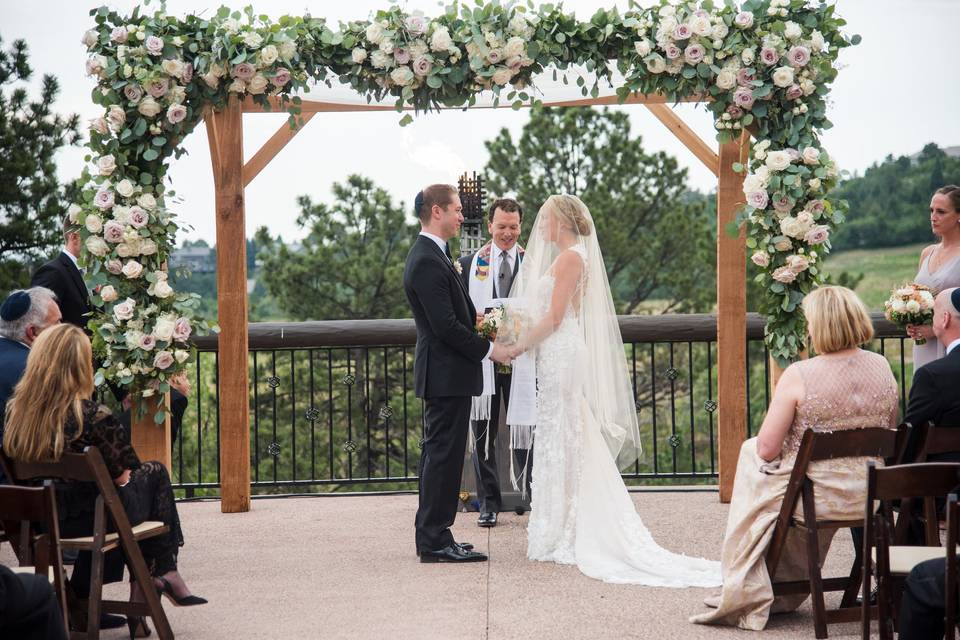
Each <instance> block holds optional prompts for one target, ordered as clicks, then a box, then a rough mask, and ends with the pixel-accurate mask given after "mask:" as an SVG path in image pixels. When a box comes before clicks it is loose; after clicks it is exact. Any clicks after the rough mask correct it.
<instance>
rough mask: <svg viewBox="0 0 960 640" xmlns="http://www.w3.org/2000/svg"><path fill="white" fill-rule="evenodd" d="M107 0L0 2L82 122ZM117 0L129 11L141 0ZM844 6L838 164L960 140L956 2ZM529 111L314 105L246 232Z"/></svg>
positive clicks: (658, 141) (263, 189) (459, 148)
mask: <svg viewBox="0 0 960 640" xmlns="http://www.w3.org/2000/svg"><path fill="white" fill-rule="evenodd" d="M100 4H102V3H88V2H82V1H79V0H34V1H33V2H13V1H12V0H0V37H2V38H3V41H4V42H3V46H4V48H6V47H9V45H10V43H11V42H12V41H13V40H15V39H17V38H23V39H25V40H26V41H27V43H28V45H29V47H30V64H31V65H32V66H33V68H34V71H35V77H34V79H33V82H32V84H33V85H34V87H36V86H37V85H38V84H39V81H40V77H41V76H42V74H45V73H50V74H53V75H55V76H56V77H57V78H58V79H59V81H60V85H61V88H62V91H61V95H60V99H59V100H58V102H57V104H56V109H57V110H58V111H59V112H61V113H71V112H72V113H79V114H80V115H81V117H82V118H83V122H84V124H85V123H86V121H87V119H89V118H93V117H95V116H98V115H101V112H100V110H99V108H98V107H96V106H95V105H94V104H93V103H92V102H91V101H90V99H89V96H90V91H91V89H92V88H93V86H94V85H93V81H92V79H90V78H87V77H85V75H84V61H85V58H86V55H85V49H84V46H83V45H82V44H81V43H80V38H81V35H82V34H83V32H84V31H85V30H86V29H88V28H90V27H91V26H92V25H93V20H92V19H91V18H90V16H89V15H88V13H89V10H90V8H93V7H96V6H99V5H100ZM108 4H109V5H110V6H111V7H113V8H116V9H118V10H120V11H131V10H132V8H133V6H134V5H135V4H136V3H134V2H129V1H123V2H119V1H115V2H111V3H108ZM221 4H223V2H205V1H202V0H191V1H187V0H169V1H168V3H167V10H168V12H170V13H172V14H174V15H183V14H184V13H186V12H188V11H192V12H197V13H205V14H207V15H212V14H213V13H214V12H215V10H216V8H217V7H218V6H220V5H221ZM246 4H249V2H248V0H243V1H238V2H237V3H236V5H235V8H237V9H240V8H242V7H243V6H244V5H246ZM627 4H628V3H627V2H626V0H623V1H616V2H614V0H605V1H597V0H573V1H570V0H568V1H567V2H565V3H564V6H566V7H567V9H568V10H573V11H575V12H576V13H577V15H578V16H579V17H580V18H581V19H585V18H587V17H589V15H591V14H592V13H593V12H594V11H596V10H597V9H598V8H601V7H609V6H611V5H616V6H618V7H620V8H621V10H624V9H626V7H627ZM641 4H652V2H650V0H645V1H644V2H641ZM837 4H838V5H839V6H838V10H839V13H840V15H842V16H843V17H845V18H846V20H847V22H848V26H847V31H848V33H851V34H852V33H859V34H860V35H862V36H863V42H862V43H861V44H860V45H859V46H857V47H851V48H848V49H847V50H846V51H844V52H843V54H842V56H841V60H840V63H841V65H842V69H841V71H840V76H839V78H838V79H837V81H836V82H835V83H834V85H833V91H832V94H831V105H830V111H829V118H830V119H831V120H832V121H833V123H834V125H835V126H834V128H833V129H831V130H829V131H827V132H825V134H824V136H823V143H824V146H825V147H826V149H827V150H828V151H829V152H830V154H831V155H833V156H834V157H836V158H837V159H838V161H839V163H840V166H841V168H842V169H846V170H849V171H860V172H862V171H863V170H864V169H865V168H867V167H868V166H870V165H871V164H873V163H874V162H876V161H879V160H881V159H882V158H883V157H885V156H886V155H887V154H889V153H892V154H894V155H900V154H912V153H915V152H917V151H919V150H920V149H921V148H922V147H923V145H925V144H926V143H928V142H936V143H937V144H939V145H940V146H951V145H958V144H960V83H958V82H957V80H956V79H957V75H958V71H960V59H958V55H957V38H956V30H957V25H960V0H837ZM388 5H389V3H388V2H387V0H351V1H350V2H332V1H327V0H324V1H322V2H321V1H313V2H306V1H304V0H269V1H266V0H261V1H260V2H257V3H255V4H254V8H255V10H256V11H257V12H259V13H266V14H269V15H271V16H272V17H274V18H277V17H279V16H281V15H283V14H301V15H302V14H304V13H306V12H309V13H311V14H312V15H314V16H324V17H326V18H327V20H328V22H331V23H334V24H336V22H337V21H339V20H344V21H346V20H351V19H359V18H365V17H367V16H368V15H369V14H370V12H371V11H373V10H375V9H377V8H383V7H386V6H388ZM151 6H157V3H156V2H154V3H151ZM406 6H407V7H408V8H409V9H410V10H415V9H420V10H423V11H424V12H425V13H426V14H427V15H428V16H430V15H436V14H437V13H439V12H441V11H442V8H441V5H440V3H438V2H436V0H409V1H408V2H407V3H406ZM567 91H568V92H567V93H566V94H564V93H562V92H559V91H556V90H550V92H549V93H548V94H547V96H546V97H547V98H553V97H561V98H562V97H567V96H570V97H575V96H574V94H572V93H570V92H569V90H567ZM331 95H332V96H333V97H346V96H347V95H348V94H347V93H345V92H343V91H342V90H340V91H334V92H330V91H329V90H327V89H326V87H323V86H322V85H321V87H320V88H319V89H315V90H314V91H312V92H311V95H310V97H311V98H313V97H316V98H318V99H319V98H324V97H327V98H329V97H331ZM613 108H616V109H625V110H626V111H627V112H628V113H629V114H630V116H631V122H632V126H633V132H634V134H636V135H641V136H642V137H643V140H644V143H645V145H646V146H647V147H648V148H649V149H650V150H664V151H667V152H668V153H670V154H673V155H674V156H676V157H677V159H678V160H679V162H680V164H681V165H682V166H685V167H687V168H688V169H689V184H690V187H691V188H695V189H699V190H701V191H710V190H712V189H714V188H715V186H716V181H715V180H716V179H715V178H714V176H713V175H712V174H711V173H710V172H709V171H708V170H707V169H706V168H705V167H704V166H703V165H702V164H700V162H699V161H698V160H697V159H696V158H695V157H694V156H693V155H692V154H691V153H690V152H689V151H688V150H687V149H686V148H685V147H684V146H683V145H682V144H681V143H680V142H678V141H677V140H676V139H675V138H674V137H673V136H672V134H670V133H669V132H667V131H666V129H665V128H664V127H663V125H661V124H660V123H659V121H657V120H656V119H654V118H653V116H652V115H650V114H649V113H648V112H647V111H646V109H645V108H644V107H642V106H639V105H633V106H625V107H613ZM677 111H678V113H680V114H681V115H682V116H683V118H684V119H685V120H686V121H687V123H688V124H690V126H691V127H693V128H694V129H695V130H696V131H697V132H698V133H699V135H700V136H701V137H702V138H704V139H705V140H708V141H709V142H710V143H711V144H715V142H714V138H713V135H714V132H713V129H712V121H711V118H710V116H709V113H708V112H707V111H706V110H705V109H704V108H703V107H702V106H701V107H699V108H697V107H695V106H694V105H680V106H678V107H677ZM284 119H285V116H282V115H275V114H248V115H246V116H244V147H245V156H246V157H247V158H249V157H250V156H252V155H253V153H255V152H256V150H257V149H258V148H259V147H260V145H261V144H262V143H263V142H264V141H265V140H267V139H268V138H269V137H270V135H272V134H273V132H274V131H275V130H276V129H277V127H278V126H280V125H281V124H282V123H283V121H284ZM527 119H528V113H527V111H526V110H520V111H516V112H515V111H513V110H511V109H509V108H506V109H496V110H494V109H477V110H474V111H469V112H461V111H452V112H444V113H439V114H437V113H431V114H424V115H421V116H419V117H418V118H416V120H415V121H414V123H413V124H411V125H409V126H407V127H404V128H401V127H400V126H399V125H398V124H397V123H398V120H399V116H398V114H397V113H396V112H392V111H391V112H385V113H347V114H318V115H317V116H316V117H315V118H314V119H313V120H312V121H311V122H310V123H309V124H308V125H307V126H306V128H305V129H304V130H303V131H302V132H301V133H300V134H299V135H297V137H296V138H294V139H293V141H292V142H291V143H290V144H289V145H288V146H287V147H286V148H285V149H284V150H283V151H282V152H281V153H280V154H279V156H278V157H277V158H276V159H274V160H273V162H272V163H271V164H270V165H269V166H268V167H267V168H266V169H265V170H264V171H263V172H262V173H261V174H260V175H259V176H258V177H257V178H256V179H255V180H254V181H253V182H252V183H251V184H250V186H249V187H248V188H247V191H246V195H247V235H248V236H250V235H253V231H254V230H255V229H256V228H257V227H259V226H261V225H266V226H268V227H269V228H270V229H271V231H272V232H273V233H274V234H277V233H279V234H282V235H283V237H284V239H286V240H288V241H289V240H293V239H296V238H299V237H302V235H303V231H302V230H301V229H300V228H298V227H297V224H296V218H297V215H298V213H299V211H298V208H297V206H296V202H295V199H296V196H298V195H300V194H308V195H310V196H312V197H313V198H314V200H315V201H329V199H330V198H331V185H332V184H333V183H334V182H337V181H342V180H344V179H345V178H346V177H347V176H348V175H349V174H351V173H360V174H363V175H365V176H368V177H370V178H372V179H373V180H374V181H375V182H376V183H378V184H380V185H382V186H383V187H385V188H386V189H387V190H388V191H389V192H390V193H391V194H392V195H393V197H394V199H395V200H396V201H398V202H399V201H403V202H405V203H407V205H409V203H410V202H411V201H412V199H413V195H414V194H415V193H416V192H417V190H418V189H419V188H420V187H421V186H422V185H425V184H430V183H433V182H455V180H456V177H457V176H458V175H459V174H460V173H462V172H463V171H465V170H466V171H479V170H481V169H482V168H483V167H484V166H485V164H486V161H487V152H486V149H485V147H484V144H483V143H484V141H485V140H489V139H491V138H493V137H494V136H495V135H496V134H497V132H498V131H499V130H500V129H501V128H503V127H507V128H508V129H510V130H511V131H512V132H514V139H516V138H517V137H518V134H519V132H520V130H521V128H522V127H523V124H524V123H525V122H526V121H527ZM584 134H585V135H589V132H584ZM185 147H186V150H187V152H188V155H186V156H184V157H182V158H180V159H179V160H176V161H173V166H172V168H171V170H170V172H169V174H168V175H169V177H170V178H171V179H172V181H173V188H174V189H175V190H176V192H177V194H178V195H179V196H180V197H182V198H183V199H184V202H183V203H182V204H179V205H177V207H176V209H177V213H178V214H179V215H180V217H181V221H182V222H186V223H187V224H189V225H191V226H192V227H193V228H194V230H193V231H187V232H185V233H184V234H183V235H181V237H180V239H181V240H182V239H183V238H185V237H187V238H191V239H195V238H204V239H207V240H208V241H211V242H212V241H213V239H214V238H215V225H214V215H213V213H214V195H213V177H212V174H211V169H210V154H209V150H208V146H207V140H206V131H205V127H203V126H200V127H198V128H197V130H196V131H195V132H194V133H193V134H192V135H191V136H190V137H189V138H188V139H187V141H186V144H185ZM82 162H83V151H82V150H80V149H74V150H68V151H64V152H62V153H61V154H60V156H59V158H58V170H59V173H60V177H61V179H63V180H68V179H72V178H73V177H75V176H76V175H77V174H78V173H79V171H80V169H81V166H82ZM517 162H523V158H519V157H518V158H517ZM524 204H527V203H524ZM529 206H536V203H529ZM920 213H922V212H920Z"/></svg>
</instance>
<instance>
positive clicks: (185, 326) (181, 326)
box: [173, 318, 193, 342]
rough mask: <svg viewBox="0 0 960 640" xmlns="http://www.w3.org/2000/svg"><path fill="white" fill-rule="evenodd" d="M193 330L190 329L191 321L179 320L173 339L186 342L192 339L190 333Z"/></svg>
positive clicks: (174, 328)
mask: <svg viewBox="0 0 960 640" xmlns="http://www.w3.org/2000/svg"><path fill="white" fill-rule="evenodd" d="M192 330H193V329H192V328H191V327H190V321H189V320H187V319H186V318H180V319H179V320H177V324H176V325H175V326H174V327H173V339H174V340H177V341H178V342H184V341H186V340H187V339H188V338H189V337H190V332H191V331H192Z"/></svg>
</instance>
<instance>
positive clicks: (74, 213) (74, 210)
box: [67, 204, 83, 224]
mask: <svg viewBox="0 0 960 640" xmlns="http://www.w3.org/2000/svg"><path fill="white" fill-rule="evenodd" d="M81 213H83V208H82V207H81V206H80V205H78V204H72V205H70V207H69V208H68V209H67V215H68V216H69V217H70V222H72V223H73V224H77V222H78V221H79V220H80V214H81Z"/></svg>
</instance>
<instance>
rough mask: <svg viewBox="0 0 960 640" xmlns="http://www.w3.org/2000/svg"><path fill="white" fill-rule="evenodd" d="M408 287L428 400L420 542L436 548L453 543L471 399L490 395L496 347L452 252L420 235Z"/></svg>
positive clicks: (420, 389) (419, 386)
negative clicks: (482, 332) (488, 376)
mask: <svg viewBox="0 0 960 640" xmlns="http://www.w3.org/2000/svg"><path fill="white" fill-rule="evenodd" d="M403 289H404V292H405V293H406V295H407V301H408V302H409V303H410V310H411V311H412V312H413V319H414V321H415V323H416V325H417V348H416V355H415V357H414V364H413V376H414V390H415V391H416V394H417V397H418V398H423V399H424V404H425V412H424V432H425V436H424V439H423V448H422V449H421V451H420V505H419V508H418V509H417V517H416V520H415V525H416V544H417V550H419V551H435V550H439V549H442V548H444V547H446V546H449V545H450V544H452V543H453V541H454V540H453V534H452V533H451V532H450V526H451V525H453V521H454V519H455V518H456V515H457V500H458V494H459V493H460V477H461V475H462V473H463V457H464V450H465V447H466V443H467V432H468V428H469V419H470V399H471V397H472V396H475V395H479V394H480V393H481V392H482V390H483V376H482V372H481V368H480V362H481V361H482V360H483V359H484V358H485V357H486V356H487V354H488V352H489V351H490V342H489V341H487V340H484V339H483V338H481V337H480V336H479V335H477V333H476V330H475V328H474V327H475V324H476V315H477V312H476V309H474V306H473V304H472V303H471V302H470V296H469V295H467V291H466V289H465V288H464V286H463V284H462V283H461V282H460V278H459V277H458V275H457V272H456V271H455V270H454V267H453V263H452V262H451V260H450V256H449V253H448V252H446V251H445V249H441V248H440V247H439V245H437V243H435V242H434V241H433V240H432V239H431V238H428V237H426V236H423V235H421V236H419V237H418V238H417V240H416V242H414V243H413V247H411V248H410V253H409V254H408V255H407V263H406V267H405V268H404V271H403Z"/></svg>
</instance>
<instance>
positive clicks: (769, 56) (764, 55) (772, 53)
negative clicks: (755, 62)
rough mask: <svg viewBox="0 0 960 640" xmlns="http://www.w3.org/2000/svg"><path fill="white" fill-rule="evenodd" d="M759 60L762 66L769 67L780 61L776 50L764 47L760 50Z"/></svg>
mask: <svg viewBox="0 0 960 640" xmlns="http://www.w3.org/2000/svg"><path fill="white" fill-rule="evenodd" d="M760 60H762V61H763V64H765V65H767V66H768V67H770V66H773V65H775V64H777V61H778V60H780V54H778V53H777V50H776V49H774V48H773V47H764V48H762V49H760Z"/></svg>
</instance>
